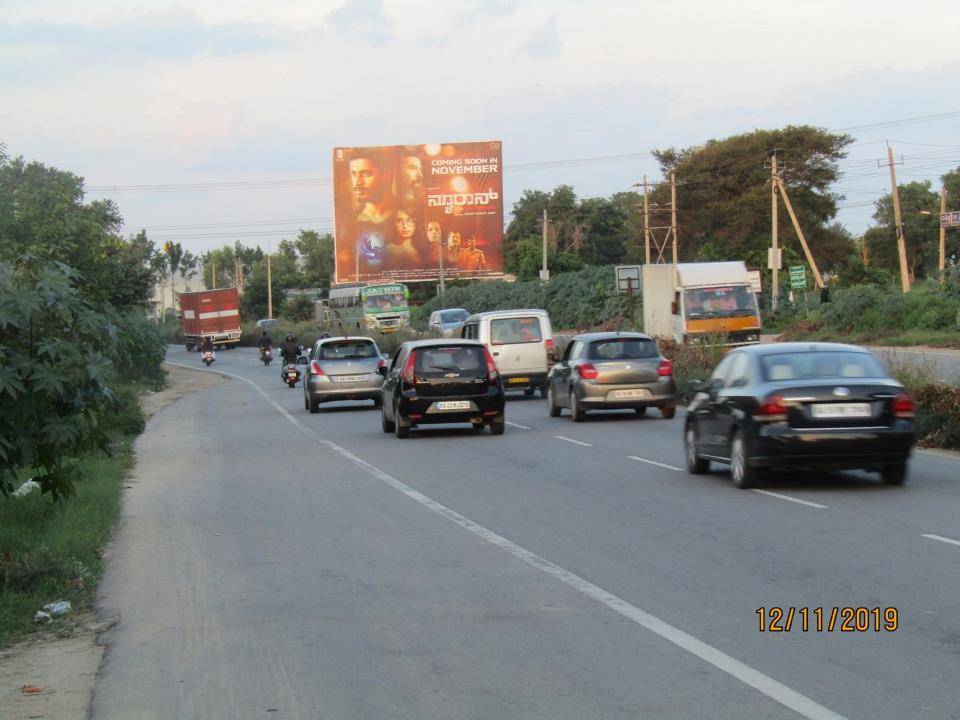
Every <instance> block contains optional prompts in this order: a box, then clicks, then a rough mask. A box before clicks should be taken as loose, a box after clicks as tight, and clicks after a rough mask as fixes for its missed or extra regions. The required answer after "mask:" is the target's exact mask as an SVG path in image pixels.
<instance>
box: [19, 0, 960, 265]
mask: <svg viewBox="0 0 960 720" xmlns="http://www.w3.org/2000/svg"><path fill="white" fill-rule="evenodd" d="M958 35H960V13H958V12H957V10H956V0H915V1H914V2H912V3H906V4H905V3H903V2H892V1H889V0H874V1H873V2H871V3H869V4H868V3H863V2H855V1H852V0H829V1H828V0H803V1H802V2H800V1H797V2H791V3H772V2H769V1H768V0H763V1H760V0H740V1H739V2H728V1H726V0H712V1H710V0H702V1H695V0H672V1H671V2H659V3H652V2H648V1H647V0H627V1H623V2H620V1H615V0H592V1H591V2H589V3H586V2H574V1H572V0H542V1H535V0H526V1H524V0H463V1H462V2H457V1H455V0H444V1H442V2H422V1H421V2H417V1H414V0H396V1H395V0H329V1H324V0H272V1H271V2H266V1H264V0H191V1H190V2H189V3H186V2H180V3H177V2H165V1H163V0H124V1H121V0H87V1H86V2H82V3H78V2H76V1H75V0H0V143H3V144H4V145H6V149H7V152H8V153H9V154H11V155H22V156H24V157H25V158H26V159H28V160H36V161H39V162H43V163H46V164H48V165H53V166H56V167H58V168H61V169H65V170H70V171H72V172H74V173H76V174H78V175H80V176H82V177H83V178H85V181H86V185H87V188H88V199H97V198H110V199H112V200H114V201H115V202H116V203H117V204H118V206H119V208H120V211H121V214H122V215H123V217H124V221H125V225H124V232H125V233H134V232H137V231H139V230H140V229H146V230H147V232H148V235H149V236H150V237H151V238H153V239H154V240H156V241H158V242H162V241H164V240H167V239H170V240H173V241H179V242H181V244H182V245H183V247H184V248H186V249H189V250H191V251H193V252H202V251H203V250H206V249H210V248H213V247H219V246H221V245H223V244H231V245H232V244H233V242H234V241H235V240H240V241H241V242H243V243H244V244H248V245H255V244H259V245H261V246H262V247H264V248H265V249H266V248H267V247H269V246H274V245H275V244H276V243H278V242H279V241H280V240H281V239H283V238H285V237H286V238H293V237H295V236H296V234H297V230H298V229H299V228H310V229H316V230H321V231H324V230H329V229H330V228H331V227H332V215H333V198H332V188H331V185H330V182H329V178H330V175H331V150H332V148H333V147H335V146H355V145H358V146H363V145H391V144H419V143H431V142H457V141H467V140H501V141H502V142H503V158H504V165H505V170H506V172H505V177H504V194H505V196H506V201H507V209H508V210H509V207H510V205H511V204H512V202H513V201H515V200H516V199H517V198H518V197H519V196H520V195H521V193H522V192H523V190H525V189H542V190H551V189H552V188H554V187H555V186H557V185H559V184H569V185H572V186H573V187H574V189H575V191H576V192H577V194H578V195H579V196H581V197H595V196H609V195H611V194H613V193H615V192H620V191H624V190H628V189H630V188H631V187H632V186H633V185H634V184H635V183H637V182H639V181H640V180H641V178H642V177H643V176H644V175H647V176H648V177H649V178H650V179H651V180H659V179H660V171H659V167H658V165H657V163H656V161H655V160H654V159H653V158H652V157H651V156H650V155H649V153H650V150H651V149H655V148H667V147H671V146H673V147H678V148H680V147H687V146H691V145H696V144H699V143H703V142H705V141H707V140H709V139H712V138H722V137H726V136H730V135H735V134H738V133H742V132H749V131H751V130H754V129H759V128H763V129H769V128H776V127H782V126H785V125H788V124H811V125H816V126H819V127H824V128H827V129H830V130H845V131H846V132H849V133H850V134H851V135H853V136H854V137H855V138H856V140H857V143H856V144H855V145H853V146H851V147H850V148H849V156H848V158H847V159H845V160H844V161H843V162H842V168H843V169H844V171H845V175H844V177H843V179H842V180H841V181H840V182H839V183H837V186H836V188H835V191H836V192H841V193H844V194H845V195H846V198H845V199H844V200H842V201H841V203H840V205H841V210H840V213H839V215H838V219H839V220H840V221H841V222H842V223H844V224H845V225H846V226H847V228H848V229H849V230H850V231H851V232H853V233H855V234H859V233H861V232H863V230H865V229H866V228H867V227H868V226H869V224H870V222H871V218H870V216H871V214H872V212H873V207H872V202H873V201H874V200H875V199H876V198H878V197H880V196H881V195H882V194H883V193H885V192H889V189H890V185H889V174H888V171H887V170H886V169H885V168H884V167H878V165H877V162H876V161H877V160H883V161H884V162H885V159H886V144H885V141H889V142H890V144H891V145H892V146H893V149H894V153H895V156H896V159H897V161H898V162H900V160H901V159H902V164H901V165H898V166H897V172H898V180H899V181H900V182H901V183H905V182H909V181H914V180H930V181H932V183H933V187H934V188H935V189H936V188H938V187H939V176H940V175H942V174H943V173H944V172H947V171H948V170H951V169H954V168H956V167H958V166H960V97H958V96H957V93H956V92H955V91H956V88H957V86H958V77H960V43H957V41H956V38H957V36H958ZM848 128H850V129H848ZM580 159H585V161H584V162H560V161H570V160H580ZM531 166H532V167H531ZM197 186H200V187H199V188H198V187H197ZM678 206H679V211H680V214H681V216H682V212H683V196H682V192H681V193H680V196H679V198H678ZM950 209H953V208H950ZM957 209H960V208H957ZM680 242H681V245H682V242H683V238H682V237H681V238H680Z"/></svg>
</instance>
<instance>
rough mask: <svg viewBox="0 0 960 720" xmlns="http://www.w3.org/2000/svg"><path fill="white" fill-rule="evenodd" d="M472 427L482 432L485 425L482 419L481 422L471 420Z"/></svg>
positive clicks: (475, 430)
mask: <svg viewBox="0 0 960 720" xmlns="http://www.w3.org/2000/svg"><path fill="white" fill-rule="evenodd" d="M470 427H471V428H473V431H474V432H480V431H481V430H483V427H484V425H483V420H481V421H480V422H471V423H470Z"/></svg>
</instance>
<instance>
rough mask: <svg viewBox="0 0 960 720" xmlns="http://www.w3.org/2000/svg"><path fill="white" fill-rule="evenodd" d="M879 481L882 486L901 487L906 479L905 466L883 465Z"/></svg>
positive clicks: (896, 464)
mask: <svg viewBox="0 0 960 720" xmlns="http://www.w3.org/2000/svg"><path fill="white" fill-rule="evenodd" d="M880 479H881V480H883V484H884V485H903V483H904V481H905V480H906V479H907V464H906V463H905V462H902V463H894V464H893V465H884V466H883V467H882V468H881V469H880Z"/></svg>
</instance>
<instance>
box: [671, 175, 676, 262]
mask: <svg viewBox="0 0 960 720" xmlns="http://www.w3.org/2000/svg"><path fill="white" fill-rule="evenodd" d="M670 233H671V234H672V235H673V264H674V265H676V264H677V174H676V173H675V172H673V171H671V172H670Z"/></svg>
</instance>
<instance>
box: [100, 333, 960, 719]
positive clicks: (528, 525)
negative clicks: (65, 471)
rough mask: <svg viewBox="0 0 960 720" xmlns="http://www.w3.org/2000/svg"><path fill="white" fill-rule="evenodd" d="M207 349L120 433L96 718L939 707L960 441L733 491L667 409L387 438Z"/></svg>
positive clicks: (898, 713) (948, 677)
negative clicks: (767, 617)
mask: <svg viewBox="0 0 960 720" xmlns="http://www.w3.org/2000/svg"><path fill="white" fill-rule="evenodd" d="M168 359H169V360H170V361H172V362H178V363H183V364H185V365H188V366H191V367H197V368H199V367H201V366H200V362H199V358H198V356H197V354H196V353H192V354H188V353H185V352H184V351H183V350H182V349H179V348H172V349H171V350H170V352H169V354H168ZM215 369H216V370H220V371H223V372H227V373H231V374H232V375H233V376H234V379H232V380H231V381H229V382H226V383H222V384H220V385H218V386H216V387H214V388H211V389H209V390H205V391H203V392H200V393H197V394H194V395H192V396H188V397H187V398H184V399H183V400H180V401H179V402H177V403H176V404H174V405H172V406H170V407H169V408H167V409H165V410H164V411H162V412H161V413H159V414H158V415H156V416H155V417H154V418H153V419H152V420H151V422H150V424H149V426H148V430H147V432H146V433H145V434H144V435H143V436H142V437H141V438H140V440H139V442H138V447H137V449H138V453H139V466H138V471H137V477H136V480H135V482H132V483H131V485H132V487H131V489H129V490H127V491H126V493H127V494H126V496H125V497H126V505H125V510H124V522H123V526H122V528H121V530H120V532H119V534H118V538H117V541H116V542H115V544H114V546H113V547H112V549H111V551H110V553H109V558H108V561H109V562H108V572H107V576H106V579H105V582H104V586H103V594H102V600H101V609H102V610H103V611H104V612H106V613H111V612H119V613H120V616H121V618H122V622H121V623H120V624H119V626H118V627H117V628H116V629H114V630H113V631H111V632H110V633H109V634H108V636H107V638H106V640H107V643H108V646H107V653H106V660H105V664H104V667H103V669H102V672H101V675H100V678H99V682H98V685H97V688H96V691H95V695H94V701H93V705H92V708H91V717H92V718H95V719H96V720H108V719H109V720H113V719H114V718H122V719H123V720H127V719H129V718H137V719H138V720H145V719H151V718H164V719H167V718H169V719H171V720H172V719H176V720H185V719H193V718H195V719H197V720H200V719H219V718H223V719H225V720H226V719H228V718H229V719H230V720H239V719H247V718H267V719H270V718H278V719H279V718H297V719H303V720H317V719H318V718H323V719H330V720H352V719H354V718H363V719H366V718H369V719H371V720H373V719H378V720H379V719H381V718H391V719H398V720H399V719H405V718H409V719H411V720H413V719H416V720H424V719H432V718H437V719H440V718H442V719H444V720H446V719H449V718H458V719H459V718H464V719H466V718H469V719H476V720H481V719H482V720H488V719H491V718H496V719H498V720H501V719H504V718H525V719H526V718H549V719H551V720H556V719H557V718H571V719H575V720H586V719H591V720H592V719H605V718H631V719H634V718H737V719H742V718H796V717H809V718H836V717H848V718H870V719H871V720H874V719H877V718H897V719H900V718H957V717H960V702H958V698H960V695H958V690H957V681H958V678H960V512H958V509H960V460H957V459H954V458H951V457H944V456H937V455H933V454H926V453H922V454H917V455H915V457H914V459H913V461H912V463H911V476H910V478H909V480H908V483H907V484H906V485H904V486H902V487H886V486H883V485H881V484H880V482H879V480H878V479H877V478H876V476H871V475H869V474H866V473H852V472H851V473H836V474H829V475H828V474H793V475H790V476H782V477H778V478H776V479H774V480H772V481H770V482H769V483H768V484H767V485H765V486H764V487H763V488H762V490H758V491H744V490H738V489H735V488H734V487H733V486H732V485H731V483H730V479H729V475H728V474H727V472H726V470H725V469H722V468H715V469H714V471H713V472H712V473H711V474H709V475H706V476H700V477H694V476H691V475H688V474H687V473H686V472H685V471H683V470H681V469H680V467H681V465H682V453H681V430H680V429H681V423H682V417H681V416H679V415H678V417H677V419H675V420H672V421H665V420H662V419H660V418H659V417H658V415H657V414H656V413H650V414H649V415H648V416H647V417H643V418H637V417H635V416H634V415H633V414H632V413H626V414H625V413H605V414H597V415H591V416H589V417H588V421H587V422H586V423H583V424H574V423H573V422H572V421H571V420H570V419H569V416H567V415H566V414H564V416H563V417H561V418H558V419H551V418H549V417H548V416H547V411H546V404H545V402H544V401H543V400H540V399H524V398H523V397H522V396H519V397H518V398H517V399H514V400H511V401H510V402H508V405H507V421H508V426H507V432H506V434H505V435H504V436H502V437H493V436H491V435H490V434H489V432H488V431H485V432H483V433H474V432H472V431H471V430H470V429H469V428H465V427H464V428H453V429H450V428H429V429H425V430H420V431H416V430H415V431H414V432H413V434H412V436H411V438H410V439H409V440H397V439H396V438H394V437H393V436H392V435H385V434H383V433H382V432H381V429H380V419H379V412H378V411H376V410H374V409H373V406H372V403H352V404H351V403H338V404H334V405H329V406H322V407H323V409H322V410H321V412H320V414H318V415H310V414H308V413H307V412H306V411H305V410H304V409H303V395H302V390H301V389H300V387H299V386H298V387H297V388H296V389H295V390H290V389H288V388H287V387H286V386H285V385H283V384H281V381H280V378H279V371H280V370H279V367H278V365H277V364H274V365H273V366H271V367H270V368H269V369H268V368H264V367H263V366H262V365H260V364H259V363H258V362H257V360H256V358H255V354H254V352H253V351H252V350H249V349H238V350H234V351H229V352H220V353H218V356H217V362H216V365H215ZM772 606H778V607H782V608H784V609H787V608H791V607H793V608H797V610H796V612H797V613H799V609H800V608H811V611H810V612H811V613H812V612H813V608H824V620H823V622H824V624H825V625H826V624H828V623H829V616H830V615H831V611H832V608H834V607H839V608H844V607H865V608H870V609H872V608H875V607H879V608H881V609H884V608H896V609H897V611H898V620H899V625H898V628H897V629H896V630H895V631H893V632H887V631H884V630H881V631H879V632H877V631H874V630H873V629H871V630H869V631H864V632H858V631H853V632H841V631H840V630H839V625H840V623H839V621H838V622H837V626H836V627H835V629H834V631H832V632H831V631H828V630H827V629H826V628H824V630H823V631H817V630H816V629H815V620H814V616H813V615H812V614H811V615H810V616H809V617H810V629H809V630H808V631H807V632H803V631H802V630H801V629H799V627H798V625H799V615H795V617H794V621H793V622H794V626H793V628H792V630H791V631H790V632H760V631H759V629H758V625H759V617H758V615H757V612H756V611H757V609H758V608H770V607H772ZM870 622H871V624H872V622H873V621H872V620H871V621H870Z"/></svg>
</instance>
